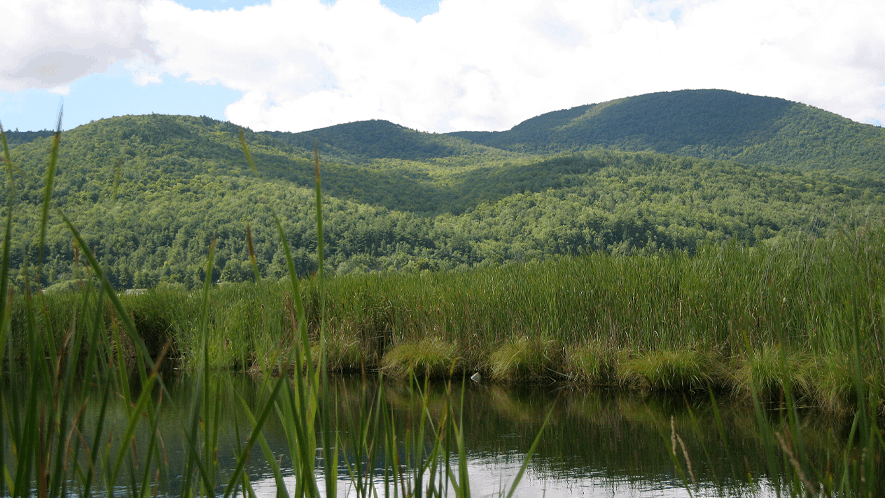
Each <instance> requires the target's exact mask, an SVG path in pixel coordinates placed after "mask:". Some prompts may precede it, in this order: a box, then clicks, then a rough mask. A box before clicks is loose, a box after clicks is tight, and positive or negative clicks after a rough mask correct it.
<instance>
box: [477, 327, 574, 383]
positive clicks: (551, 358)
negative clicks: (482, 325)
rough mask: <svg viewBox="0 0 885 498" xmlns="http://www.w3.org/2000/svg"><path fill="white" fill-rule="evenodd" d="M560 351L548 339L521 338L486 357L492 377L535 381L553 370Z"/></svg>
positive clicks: (501, 379)
mask: <svg viewBox="0 0 885 498" xmlns="http://www.w3.org/2000/svg"><path fill="white" fill-rule="evenodd" d="M560 352H561V350H560V349H558V348H556V347H554V345H553V344H552V342H550V341H544V340H540V339H531V338H528V337H521V338H519V339H517V340H515V341H513V342H510V343H507V344H504V345H503V346H501V347H499V348H498V349H496V350H495V351H494V352H493V353H492V354H491V356H490V357H489V367H490V368H489V370H491V376H492V380H495V381H501V382H518V381H538V380H541V379H544V378H549V377H550V376H551V374H553V375H557V376H563V375H564V374H561V373H559V372H557V371H556V370H555V368H556V367H557V364H556V362H555V359H556V358H555V357H556V356H558V355H559V353H560Z"/></svg>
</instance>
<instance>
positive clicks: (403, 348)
mask: <svg viewBox="0 0 885 498" xmlns="http://www.w3.org/2000/svg"><path fill="white" fill-rule="evenodd" d="M458 360H459V358H458V346H457V345H456V344H453V343H450V342H446V341H444V340H442V339H439V338H436V337H425V338H423V339H421V340H420V341H418V342H417V343H402V344H399V345H397V346H395V347H394V348H393V349H391V350H390V351H388V352H387V354H385V355H384V358H382V360H381V368H382V369H383V370H384V372H385V373H387V375H389V376H393V377H400V378H404V379H405V378H409V377H412V376H418V377H421V378H424V377H429V378H445V377H450V376H451V375H452V372H453V371H455V370H458V371H461V369H460V368H458V367H459V365H458Z"/></svg>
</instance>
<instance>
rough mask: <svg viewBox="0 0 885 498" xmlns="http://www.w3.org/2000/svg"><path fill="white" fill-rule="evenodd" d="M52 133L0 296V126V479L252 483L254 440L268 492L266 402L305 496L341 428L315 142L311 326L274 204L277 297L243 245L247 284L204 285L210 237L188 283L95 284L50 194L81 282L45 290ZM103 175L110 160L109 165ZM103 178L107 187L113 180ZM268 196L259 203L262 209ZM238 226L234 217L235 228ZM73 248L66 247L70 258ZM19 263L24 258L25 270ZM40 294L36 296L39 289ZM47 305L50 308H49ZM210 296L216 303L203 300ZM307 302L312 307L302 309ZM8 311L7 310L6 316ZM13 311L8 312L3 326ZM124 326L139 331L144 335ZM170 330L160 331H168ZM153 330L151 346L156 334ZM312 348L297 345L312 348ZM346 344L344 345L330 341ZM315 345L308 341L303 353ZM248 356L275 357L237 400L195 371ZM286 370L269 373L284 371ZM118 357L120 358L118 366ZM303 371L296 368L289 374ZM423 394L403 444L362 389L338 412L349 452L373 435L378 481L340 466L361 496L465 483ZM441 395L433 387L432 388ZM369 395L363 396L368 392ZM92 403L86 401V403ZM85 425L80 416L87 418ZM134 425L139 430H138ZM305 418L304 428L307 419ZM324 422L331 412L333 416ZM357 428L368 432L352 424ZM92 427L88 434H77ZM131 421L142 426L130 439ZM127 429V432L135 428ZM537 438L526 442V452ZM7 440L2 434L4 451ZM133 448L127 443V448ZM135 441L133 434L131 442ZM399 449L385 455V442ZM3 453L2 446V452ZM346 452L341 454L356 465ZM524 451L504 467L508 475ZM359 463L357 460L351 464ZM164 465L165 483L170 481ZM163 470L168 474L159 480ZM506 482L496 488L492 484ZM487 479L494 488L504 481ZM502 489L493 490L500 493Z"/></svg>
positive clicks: (7, 490) (331, 489)
mask: <svg viewBox="0 0 885 498" xmlns="http://www.w3.org/2000/svg"><path fill="white" fill-rule="evenodd" d="M60 136H61V114H59V124H58V129H57V131H56V134H55V138H54V141H53V145H52V151H51V154H50V161H49V167H48V168H47V170H46V171H47V173H46V177H45V182H46V187H45V189H44V200H43V216H42V222H41V227H40V240H39V242H38V244H37V247H38V248H39V251H38V252H39V256H38V259H37V261H36V265H34V266H33V267H29V266H28V265H27V264H26V265H25V266H26V267H25V270H24V273H23V275H24V278H25V294H24V296H19V297H16V299H15V300H13V299H12V294H11V293H10V292H9V264H10V251H11V241H12V235H11V234H12V229H13V225H14V223H13V219H14V211H15V206H16V190H15V181H16V174H17V168H16V167H15V165H14V164H13V162H12V160H11V158H10V154H9V149H8V147H7V144H6V136H5V134H4V133H3V131H2V128H0V139H2V145H3V163H4V164H5V165H6V166H7V173H8V188H7V195H8V198H7V206H6V216H5V225H4V228H5V229H4V235H3V255H2V260H0V366H2V367H3V368H4V374H5V375H7V376H9V378H12V379H19V378H25V379H27V380H26V382H25V384H26V385H25V386H24V388H23V389H21V390H19V389H11V390H4V391H3V393H2V395H0V401H2V403H3V405H2V406H3V409H2V414H0V416H2V421H0V446H3V451H0V470H2V472H3V476H4V478H3V479H2V480H0V494H3V495H6V494H9V495H11V496H25V495H30V494H33V493H35V494H36V495H37V496H41V497H42V496H67V495H69V494H78V495H84V496H90V495H93V494H109V495H114V494H117V495H119V494H126V495H131V496H147V495H158V494H165V495H172V494H175V495H180V496H185V497H187V496H196V495H200V496H203V495H215V494H219V493H221V494H223V495H224V496H230V495H231V494H241V493H242V494H246V495H253V494H254V490H253V489H252V486H251V483H250V478H249V475H248V472H246V470H245V469H246V467H247V465H248V462H249V461H250V459H251V455H252V450H253V448H257V449H260V450H261V452H262V453H263V455H264V457H265V461H266V463H267V465H268V466H269V467H270V470H271V472H272V474H273V476H274V481H275V483H276V485H277V492H278V493H279V494H280V495H287V494H288V491H289V490H286V488H285V484H284V482H283V480H282V473H281V469H280V464H279V461H278V459H277V456H276V455H275V454H273V452H272V451H271V450H270V448H269V446H268V444H267V441H266V440H265V436H264V433H263V429H264V425H265V423H266V422H267V420H268V417H269V416H270V414H271V413H273V412H276V414H277V415H278V416H279V420H280V421H281V424H282V427H283V430H284V432H285V437H286V440H287V444H288V450H289V460H290V462H291V465H292V473H293V474H294V476H295V478H296V479H295V489H294V490H291V491H292V493H293V494H294V495H295V496H319V494H320V490H319V487H318V482H317V477H316V476H317V472H316V468H315V467H316V464H317V459H316V456H317V450H318V449H321V450H322V455H324V456H325V457H326V458H327V459H328V460H329V461H337V460H338V459H337V454H338V453H337V451H338V448H339V446H340V445H341V443H342V441H341V439H340V436H335V434H340V433H339V432H338V431H337V430H336V431H333V430H332V428H333V427H335V426H334V425H333V424H336V423H337V422H338V420H337V419H334V418H333V417H334V413H335V411H334V405H333V404H332V402H333V401H332V400H331V398H330V397H329V396H328V391H329V389H326V387H327V386H328V385H329V384H328V379H327V375H326V372H327V370H328V368H327V366H328V365H327V362H326V358H325V352H326V345H327V341H326V335H325V327H324V324H325V323H326V320H325V316H324V315H325V311H324V310H325V304H324V296H325V292H324V290H323V281H324V279H323V274H322V253H323V242H322V200H321V192H320V171H319V158H318V157H316V156H315V167H316V183H317V187H316V202H317V209H316V212H317V223H316V224H317V231H318V254H319V260H320V274H319V276H318V278H317V279H316V282H317V284H318V295H319V305H318V306H316V305H315V306H314V308H313V309H312V310H311V313H312V318H315V317H317V316H318V320H316V321H315V323H318V324H319V330H318V331H317V332H318V333H317V334H316V335H315V336H314V337H311V334H310V333H309V331H308V318H307V314H306V311H305V307H304V304H303V301H302V292H301V287H300V282H299V280H298V279H297V277H296V273H295V269H294V268H295V267H294V264H293V262H292V258H291V253H290V251H289V247H288V242H287V240H286V237H285V234H284V232H283V230H282V225H281V223H280V220H279V218H278V217H277V216H276V214H275V213H274V219H275V222H276V226H277V228H278V232H279V234H280V239H281V240H280V243H281V245H282V247H283V249H284V253H285V255H286V260H287V264H288V267H289V284H290V286H291V287H290V290H289V294H288V296H292V297H291V299H288V300H282V299H279V294H276V288H274V287H273V286H271V287H268V286H267V285H265V284H262V283H260V278H259V275H258V271H257V266H256V264H255V260H254V254H253V252H252V248H251V244H250V248H249V249H250V260H251V262H252V266H253V269H254V270H255V277H256V278H255V280H256V284H255V285H254V286H252V287H244V286H239V287H231V288H230V289H225V290H223V291H222V294H223V295H222V297H223V301H222V302H221V304H219V303H218V301H215V300H213V299H212V298H211V297H210V295H213V296H212V297H214V295H215V293H214V292H210V290H213V289H212V285H211V275H212V266H213V263H214V261H213V254H214V242H213V244H212V246H210V248H209V256H208V258H207V263H206V270H205V275H206V280H205V283H204V286H203V289H202V291H201V292H200V293H199V295H198V296H199V297H197V295H196V294H182V293H180V292H178V291H176V290H174V289H166V290H153V291H149V292H147V293H146V294H144V295H143V296H132V297H131V300H130V298H128V297H127V298H126V301H127V305H124V303H123V299H121V297H120V296H118V295H117V293H116V292H115V291H114V290H113V289H112V288H111V286H110V284H109V282H108V279H107V278H106V277H105V274H104V271H103V268H102V266H101V265H100V264H99V262H98V260H97V259H96V258H95V256H94V254H93V252H92V250H91V249H90V247H89V246H88V245H87V244H86V243H85V241H84V239H83V238H82V237H81V235H80V234H79V232H78V230H77V229H76V227H75V226H74V224H73V223H71V222H70V220H69V219H68V218H67V217H66V216H65V214H64V213H63V212H62V211H61V210H59V209H54V211H55V214H57V215H58V216H60V217H61V218H62V219H63V220H64V221H65V223H66V225H67V227H68V229H69V230H70V232H71V235H72V236H73V239H74V241H75V242H74V243H75V248H76V249H77V251H76V252H75V253H76V254H82V258H83V260H84V261H85V265H84V267H85V271H84V273H83V283H82V286H81V287H82V289H83V291H82V292H79V293H69V294H64V295H63V296H62V298H61V299H55V300H47V298H46V297H45V296H44V294H43V293H42V292H38V291H39V288H40V277H41V275H40V271H41V265H42V261H43V253H44V240H45V232H46V226H47V219H48V214H49V211H50V210H52V209H51V202H50V201H51V196H52V185H53V181H54V172H55V165H56V162H57V157H58V149H59V143H60ZM240 141H241V144H242V146H243V151H244V154H245V156H246V159H247V161H248V163H249V164H250V166H251V167H252V169H253V171H254V172H255V174H256V175H257V174H258V172H257V169H256V168H255V166H254V164H253V163H252V158H251V155H250V153H249V150H248V148H247V147H246V144H245V141H244V140H243V136H242V134H241V135H240ZM117 179H119V169H118V174H117ZM114 189H115V190H116V186H115V188H114ZM270 209H271V211H273V208H270ZM247 234H248V227H247ZM78 262H79V257H78ZM28 268H32V269H33V273H30V272H29V271H28ZM7 297H8V298H7ZM50 301H51V304H47V302H50ZM60 306H63V307H64V309H62V308H60ZM218 306H224V308H225V312H224V313H217V310H214V309H213V308H214V307H218ZM313 313H315V314H316V315H313ZM14 315H17V316H15V317H14ZM13 323H15V327H13ZM139 332H143V333H144V335H145V336H144V337H142V336H141V335H140V333H139ZM172 339H174V340H175V341H174V342H173V340H172ZM158 344H162V346H158ZM312 350H313V351H312ZM339 350H344V351H345V353H344V354H346V355H352V352H351V351H352V347H351V346H348V345H344V346H343V347H339ZM314 351H316V353H314ZM170 353H171V354H173V355H175V356H176V357H177V359H178V360H179V361H181V362H183V363H184V364H185V365H186V366H187V367H188V368H189V369H190V370H191V371H192V372H193V375H194V377H195V382H194V387H193V391H192V393H191V395H190V396H189V397H188V399H187V400H185V401H184V402H182V403H181V404H180V405H179V406H175V407H173V409H174V410H176V412H177V413H180V414H181V416H180V417H176V420H178V421H179V422H178V423H180V424H181V429H182V432H183V434H184V437H183V438H182V441H181V443H182V444H183V446H184V451H183V452H182V456H183V459H184V462H183V463H181V464H180V466H178V467H176V468H170V467H169V462H168V459H167V458H166V455H167V444H169V442H168V441H166V440H164V438H163V436H162V434H161V433H160V432H159V430H158V428H159V427H160V419H161V413H162V412H163V411H164V410H165V409H166V406H167V405H168V404H169V403H172V401H171V400H170V399H169V396H168V392H167V389H166V386H165V385H164V381H163V378H162V377H161V376H160V375H159V366H160V365H161V364H162V363H163V361H164V359H165V358H166V356H167V355H168V354H170ZM250 363H251V364H252V366H254V365H256V364H258V365H262V366H263V367H264V368H266V369H270V368H272V367H273V366H277V367H280V366H282V367H284V369H282V370H281V371H280V373H282V374H283V375H280V376H278V377H276V378H274V377H271V376H269V375H264V376H262V377H261V380H260V383H261V386H260V388H259V392H260V394H259V396H258V399H257V400H256V399H246V398H245V397H244V396H243V395H242V394H241V393H239V392H237V393H236V396H235V398H236V399H230V398H227V399H224V402H223V401H222V400H223V398H224V396H222V393H223V389H222V386H221V385H220V382H218V381H217V380H210V376H212V372H213V369H215V368H217V367H227V366H231V365H234V366H242V367H243V368H245V367H246V366H247V365H248V364H250ZM290 369H291V370H292V371H293V372H294V375H293V376H291V377H290V376H288V375H285V373H286V372H287V371H288V370H290ZM130 372H132V373H131V374H130ZM302 373H304V375H302ZM90 385H95V386H101V387H100V394H99V397H100V398H101V401H100V402H99V403H98V405H95V404H90V400H89V399H88V398H89V395H90V394H91V395H94V394H95V393H94V392H90V390H89V389H88V388H89V386H90ZM411 393H412V396H414V399H417V400H419V401H423V402H424V403H425V404H424V407H423V409H422V410H419V412H418V413H417V415H416V418H415V421H414V425H415V427H417V428H418V429H416V433H417V434H416V436H415V437H414V438H410V439H409V438H407V439H408V441H407V442H406V444H405V446H401V440H400V439H398V438H397V434H396V431H395V429H394V423H393V422H394V421H393V416H394V415H393V414H392V413H390V412H388V411H387V410H380V409H379V410H373V408H372V405H371V404H363V405H361V406H362V408H361V411H360V416H359V418H358V419H356V420H351V424H352V425H353V424H356V426H358V427H359V429H358V430H350V431H344V432H346V433H348V434H351V435H352V434H362V435H366V437H364V438H362V439H361V438H360V437H352V438H351V440H350V442H351V443H352V444H353V447H354V448H356V449H357V450H358V451H357V454H358V455H359V456H360V458H362V459H364V460H363V462H373V455H374V453H373V449H372V448H374V447H369V446H367V444H368V443H367V442H368V441H374V440H375V439H374V436H376V435H377V436H378V437H380V438H381V440H382V441H383V443H382V444H384V445H385V446H387V449H388V450H393V451H388V452H387V453H386V454H387V455H388V458H392V459H388V460H386V461H385V466H386V469H387V470H386V472H385V481H384V483H383V485H382V486H380V489H375V488H376V486H375V484H373V483H372V482H371V481H364V480H359V479H357V480H355V481H353V485H354V486H355V487H356V489H357V490H358V492H359V493H360V494H363V495H366V496H368V495H370V494H382V495H385V496H390V495H392V494H394V489H396V493H397V494H399V495H402V496H408V495H412V494H414V493H415V492H416V490H417V491H418V492H422V493H423V492H427V491H431V492H432V491H433V490H434V489H438V488H437V486H442V487H446V485H447V484H448V485H451V486H453V487H454V488H455V489H456V491H458V494H459V495H461V496H469V494H470V493H469V479H468V477H467V475H466V465H462V466H461V467H462V469H461V471H460V473H452V472H450V471H449V470H450V469H449V467H448V466H447V464H445V462H449V461H450V460H451V459H453V458H458V459H460V460H461V462H462V463H463V462H464V459H465V453H464V451H465V450H464V445H463V437H462V435H461V433H460V429H459V424H460V420H459V418H458V417H457V414H456V412H455V411H454V409H453V408H452V407H451V405H450V404H449V403H448V401H446V403H445V405H444V409H443V410H442V411H441V414H440V416H438V417H436V418H433V417H431V415H430V410H429V409H428V405H427V404H426V403H427V401H426V398H425V397H424V394H423V392H422V391H421V390H420V389H416V390H414V391H411ZM451 396H452V394H451V392H449V393H448V397H447V398H446V399H447V400H448V399H450V397H451ZM383 397H384V394H383V390H381V391H379V394H378V400H379V401H378V406H380V400H381V399H383ZM117 399H120V400H122V406H123V408H124V410H123V414H122V422H121V423H120V424H119V425H116V426H115V427H117V428H119V429H117V428H115V429H114V430H113V437H111V435H110V433H111V429H109V428H108V425H107V420H108V416H109V413H110V412H111V405H112V400H117ZM94 406H98V408H97V411H98V413H97V415H95V416H94V418H93V419H92V420H89V421H87V420H86V419H85V418H84V414H85V413H86V412H87V407H94ZM232 408H234V409H236V410H237V413H238V414H240V415H241V416H242V417H243V418H244V419H245V421H242V419H239V420H241V422H237V423H236V424H235V432H236V439H235V441H236V450H235V451H234V459H235V465H234V466H233V468H232V469H231V470H229V471H226V470H223V469H222V468H221V467H220V466H219V460H218V449H219V444H220V440H221V434H220V433H221V430H220V428H221V426H222V423H223V421H225V420H226V419H227V414H228V413H229V410H231V409H232ZM90 409H92V408H90ZM87 426H88V430H87ZM139 427H141V431H139V430H138V429H139ZM318 428H319V429H321V432H320V434H317V429H318ZM335 428H336V429H337V427H335ZM369 428H371V431H372V435H373V438H372V439H369V438H368V436H367V434H368V431H369ZM425 432H426V433H427V434H431V435H433V436H434V438H433V441H434V443H433V445H432V446H431V447H430V448H427V447H426V446H425V445H424V434H425ZM90 433H91V434H92V436H91V438H90V437H89V434H90ZM136 433H139V434H146V441H145V440H143V439H141V438H140V437H139V438H136V437H135V435H136ZM136 439H139V441H138V442H137V441H136ZM536 445H537V439H536V441H535V443H534V445H533V446H532V448H531V449H530V450H529V452H528V455H527V458H526V464H527V462H528V458H530V456H531V453H532V452H533V450H534V447H535V446H536ZM7 446H8V447H9V448H10V449H11V451H10V452H7V451H6V448H7ZM138 448H140V449H138ZM145 448H146V449H145ZM402 448H404V449H405V452H406V453H405V457H404V459H403V460H399V455H400V449H402ZM8 455H11V456H12V460H11V461H8V460H6V458H7V456H8ZM360 465H362V463H360V462H357V467H359V466H360ZM336 469H337V467H336V466H335V465H329V466H327V467H326V469H325V470H326V479H325V488H326V489H325V490H324V492H325V495H326V496H336V494H337V493H336V485H337V479H336V474H335V473H336ZM524 470H525V465H523V467H522V469H521V470H520V472H519V474H518V475H517V477H516V478H515V480H514V482H513V484H512V487H511V491H510V494H511V495H512V489H513V488H515V486H516V485H517V483H518V482H519V480H520V478H521V476H522V474H523V472H524ZM351 475H357V476H358V475H359V472H356V473H354V472H351ZM179 476H180V479H181V482H178V478H179ZM173 480H174V481H175V482H173ZM504 491H506V490H504ZM504 491H502V493H503V492H504ZM508 496H509V495H508Z"/></svg>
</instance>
